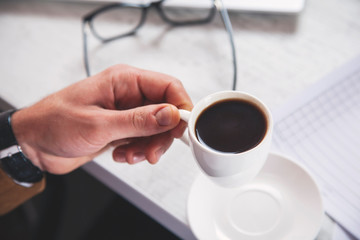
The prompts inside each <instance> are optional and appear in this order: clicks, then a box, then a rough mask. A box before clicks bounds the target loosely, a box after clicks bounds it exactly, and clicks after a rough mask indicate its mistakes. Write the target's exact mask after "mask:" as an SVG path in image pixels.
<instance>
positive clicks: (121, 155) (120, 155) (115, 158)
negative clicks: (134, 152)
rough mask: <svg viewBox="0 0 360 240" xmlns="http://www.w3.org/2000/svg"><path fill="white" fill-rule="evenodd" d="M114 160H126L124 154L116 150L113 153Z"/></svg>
mask: <svg viewBox="0 0 360 240" xmlns="http://www.w3.org/2000/svg"><path fill="white" fill-rule="evenodd" d="M114 161H115V162H122V163H123V162H126V155H125V153H124V152H117V153H116V154H114Z"/></svg>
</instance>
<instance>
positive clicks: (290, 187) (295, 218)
mask: <svg viewBox="0 0 360 240" xmlns="http://www.w3.org/2000/svg"><path fill="white" fill-rule="evenodd" d="M323 215H324V212H323V205H322V200H321V195H320V191H319V189H318V187H317V185H316V183H315V181H314V180H313V179H312V177H311V176H310V175H309V173H308V172H307V171H306V170H305V169H304V168H303V167H301V166H300V165H298V164H296V163H294V162H293V161H291V160H289V159H288V158H286V157H284V156H281V155H277V154H274V153H271V154H269V157H268V159H267V161H266V163H265V166H264V167H263V169H262V171H261V172H260V174H259V175H258V176H257V177H256V179H255V180H254V181H253V182H251V183H250V184H247V185H246V186H243V187H240V188H233V189H230V188H222V187H219V186H218V185H215V184H214V183H213V182H211V181H210V180H209V179H208V178H207V177H206V176H205V175H203V174H202V173H201V174H200V175H199V176H198V177H197V178H196V180H195V182H194V183H193V186H192V187H191V190H190V195H189V199H188V219H189V223H190V227H191V229H192V231H193V233H194V234H195V236H196V237H197V238H198V239H201V240H211V239H226V240H230V239H231V240H232V239H236V240H242V239H247V240H248V239H249V240H253V239H256V240H260V239H261V240H262V239H264V240H273V239H274V240H285V239H289V240H290V239H301V240H307V239H309V240H313V239H314V238H315V237H316V235H317V234H318V232H319V230H320V227H321V224H322V219H323Z"/></svg>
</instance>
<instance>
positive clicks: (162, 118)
mask: <svg viewBox="0 0 360 240" xmlns="http://www.w3.org/2000/svg"><path fill="white" fill-rule="evenodd" d="M155 117H156V121H157V123H158V124H159V125H160V126H168V125H170V124H171V122H172V110H171V107H164V108H162V109H160V111H158V112H157V113H156V114H155Z"/></svg>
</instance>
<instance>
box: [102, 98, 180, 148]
mask: <svg viewBox="0 0 360 240" xmlns="http://www.w3.org/2000/svg"><path fill="white" fill-rule="evenodd" d="M105 114H107V116H106V117H107V120H108V122H109V123H110V124H108V125H106V129H104V131H108V132H110V133H111V134H109V136H111V139H109V141H110V142H111V141H115V140H117V139H126V138H133V137H144V136H150V135H156V134H159V133H163V132H167V131H169V130H171V129H173V128H175V127H176V126H177V125H178V124H179V122H180V114H179V111H178V109H177V108H176V107H175V106H173V105H171V104H156V105H155V104H154V105H147V106H142V107H137V108H133V109H129V110H122V111H117V110H112V111H106V113H105Z"/></svg>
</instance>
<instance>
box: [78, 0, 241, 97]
mask: <svg viewBox="0 0 360 240" xmlns="http://www.w3.org/2000/svg"><path fill="white" fill-rule="evenodd" d="M151 7H154V8H155V9H156V10H157V12H158V14H159V15H160V17H161V18H162V20H164V21H165V22H166V23H168V24H170V25H172V26H187V25H196V24H205V23H209V22H211V21H212V20H213V19H214V16H215V13H216V10H218V11H219V12H220V15H221V17H222V21H223V23H224V25H225V28H226V31H227V33H228V36H229V40H230V44H231V54H232V60H233V84H232V89H233V90H235V89H236V80H237V66H236V54H235V46H234V40H233V33H232V26H231V22H230V19H229V15H228V13H227V10H226V8H225V7H224V5H223V3H222V0H209V7H208V8H206V10H204V9H201V10H193V9H191V10H189V11H185V10H184V11H174V8H172V7H171V5H170V6H169V5H168V4H167V1H166V0H160V1H156V2H151V3H146V4H132V3H115V4H110V5H106V6H104V7H101V8H99V9H97V10H95V11H93V12H91V13H89V14H87V15H85V16H84V17H83V19H82V32H83V47H84V48H83V52H84V64H85V70H86V74H87V76H88V77H89V76H90V65H89V57H88V46H87V37H88V34H90V32H91V33H92V34H93V36H95V37H96V38H97V39H98V40H100V41H101V42H102V43H107V42H110V41H113V40H116V39H120V38H123V37H127V36H131V35H134V34H135V33H136V32H137V31H138V30H139V29H140V27H141V26H142V25H143V24H144V23H145V20H146V16H147V12H148V10H149V8H151ZM109 19H111V20H114V19H116V20H117V21H116V25H113V24H110V22H114V21H110V22H109V21H108V20H109Z"/></svg>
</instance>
